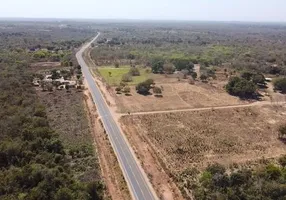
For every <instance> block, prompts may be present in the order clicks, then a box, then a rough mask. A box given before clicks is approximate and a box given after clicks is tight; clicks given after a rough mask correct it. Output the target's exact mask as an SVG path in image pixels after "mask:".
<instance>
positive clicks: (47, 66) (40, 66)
mask: <svg viewBox="0 0 286 200" xmlns="http://www.w3.org/2000/svg"><path fill="white" fill-rule="evenodd" d="M60 67H61V63H60V62H37V63H32V64H31V65H30V67H29V69H30V70H31V71H34V72H36V71H39V70H52V69H57V68H60Z"/></svg>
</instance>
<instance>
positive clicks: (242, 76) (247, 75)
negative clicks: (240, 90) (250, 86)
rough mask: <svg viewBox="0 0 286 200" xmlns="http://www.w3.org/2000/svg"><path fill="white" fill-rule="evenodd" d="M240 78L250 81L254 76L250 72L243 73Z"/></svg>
mask: <svg viewBox="0 0 286 200" xmlns="http://www.w3.org/2000/svg"><path fill="white" fill-rule="evenodd" d="M240 76H241V78H244V79H246V80H248V81H250V80H251V78H252V76H253V73H251V72H248V71H244V72H242V73H241V75H240Z"/></svg>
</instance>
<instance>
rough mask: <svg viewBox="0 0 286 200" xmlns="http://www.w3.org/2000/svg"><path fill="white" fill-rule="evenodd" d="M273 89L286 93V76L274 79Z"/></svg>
mask: <svg viewBox="0 0 286 200" xmlns="http://www.w3.org/2000/svg"><path fill="white" fill-rule="evenodd" d="M274 89H275V90H279V91H281V92H282V93H286V78H278V79H276V80H275V81H274Z"/></svg>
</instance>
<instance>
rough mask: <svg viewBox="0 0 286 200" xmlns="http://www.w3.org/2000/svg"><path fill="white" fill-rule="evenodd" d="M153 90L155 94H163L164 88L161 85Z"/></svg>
mask: <svg viewBox="0 0 286 200" xmlns="http://www.w3.org/2000/svg"><path fill="white" fill-rule="evenodd" d="M153 92H154V94H155V96H162V89H161V88H159V87H154V88H153Z"/></svg>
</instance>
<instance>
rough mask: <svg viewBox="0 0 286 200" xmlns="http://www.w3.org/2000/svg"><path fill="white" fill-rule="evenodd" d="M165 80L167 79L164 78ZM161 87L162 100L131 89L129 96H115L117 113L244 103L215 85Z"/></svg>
mask: <svg viewBox="0 0 286 200" xmlns="http://www.w3.org/2000/svg"><path fill="white" fill-rule="evenodd" d="M166 79H167V78H166ZM157 85H158V86H159V87H161V86H162V87H163V98H157V97H155V96H151V95H148V96H142V95H140V94H138V93H136V90H135V87H131V94H132V95H131V96H125V95H116V98H115V99H116V101H117V105H118V111H119V112H142V111H159V110H176V109H188V108H200V107H214V106H227V105H238V104H243V103H246V102H245V101H241V100H239V98H237V97H233V96H230V95H228V94H227V93H226V92H225V91H224V90H223V88H221V87H220V86H216V85H210V84H205V83H200V82H196V84H195V85H190V84H189V83H186V82H173V83H167V84H165V83H164V84H157Z"/></svg>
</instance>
